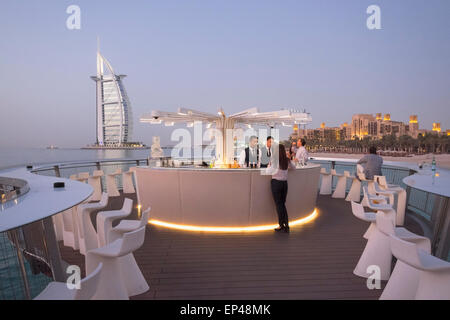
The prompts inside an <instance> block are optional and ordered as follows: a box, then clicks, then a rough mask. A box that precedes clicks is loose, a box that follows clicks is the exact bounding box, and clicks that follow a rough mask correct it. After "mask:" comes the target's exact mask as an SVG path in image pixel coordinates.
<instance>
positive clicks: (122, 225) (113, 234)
mask: <svg viewBox="0 0 450 320" xmlns="http://www.w3.org/2000/svg"><path fill="white" fill-rule="evenodd" d="M149 216H150V207H149V208H147V209H146V210H145V211H144V212H143V213H142V216H141V219H139V220H125V219H124V220H121V221H120V222H119V224H118V225H117V226H115V227H114V228H112V229H111V230H110V233H109V235H108V236H107V238H108V239H109V241H110V242H112V241H115V240H117V239H120V238H122V236H123V234H124V233H126V232H130V231H133V230H136V229H139V228H140V227H143V226H146V225H147V224H148V219H149Z"/></svg>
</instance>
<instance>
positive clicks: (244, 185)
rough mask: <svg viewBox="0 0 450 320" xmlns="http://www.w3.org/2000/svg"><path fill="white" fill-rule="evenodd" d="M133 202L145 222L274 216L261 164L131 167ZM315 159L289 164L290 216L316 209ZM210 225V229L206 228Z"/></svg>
mask: <svg viewBox="0 0 450 320" xmlns="http://www.w3.org/2000/svg"><path fill="white" fill-rule="evenodd" d="M132 170H133V171H135V179H136V187H137V197H138V202H139V204H140V205H141V207H142V210H145V209H146V208H147V207H149V206H150V207H151V212H150V223H152V222H153V223H154V224H160V225H166V226H169V227H170V226H172V227H175V228H176V227H178V228H180V229H182V228H183V227H187V228H189V227H192V228H194V227H199V228H200V229H201V228H204V229H205V231H214V230H216V229H217V230H218V231H221V230H220V228H223V229H224V230H222V231H233V230H237V231H245V230H252V229H256V230H259V229H264V228H265V229H268V228H271V227H272V226H274V225H277V223H278V218H277V213H276V208H275V204H274V200H273V197H272V193H271V189H270V180H271V176H270V175H265V174H263V172H265V169H215V168H195V167H180V168H167V167H156V168H153V167H152V168H150V167H135V168H132ZM319 175H320V165H316V164H308V165H307V166H305V167H302V168H297V169H291V170H289V175H288V176H289V178H288V196H287V200H286V207H287V210H288V215H289V221H290V222H294V223H295V222H296V221H297V223H299V222H301V221H303V220H304V221H305V222H306V220H309V219H311V218H313V217H315V215H316V214H317V212H316V210H315V207H316V199H317V193H318V184H319ZM208 227H211V230H207V229H208Z"/></svg>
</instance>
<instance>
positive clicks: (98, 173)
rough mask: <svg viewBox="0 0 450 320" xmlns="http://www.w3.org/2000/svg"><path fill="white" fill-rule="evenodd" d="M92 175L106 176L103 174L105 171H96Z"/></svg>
mask: <svg viewBox="0 0 450 320" xmlns="http://www.w3.org/2000/svg"><path fill="white" fill-rule="evenodd" d="M92 175H93V176H95V177H101V176H103V175H104V173H103V170H94V172H93V173H92Z"/></svg>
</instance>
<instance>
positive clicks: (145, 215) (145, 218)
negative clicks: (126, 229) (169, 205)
mask: <svg viewBox="0 0 450 320" xmlns="http://www.w3.org/2000/svg"><path fill="white" fill-rule="evenodd" d="M150 209H151V208H150V207H148V208H147V209H146V210H145V211H144V212H142V217H141V223H140V224H139V227H142V226H146V225H147V223H148V218H149V216H150Z"/></svg>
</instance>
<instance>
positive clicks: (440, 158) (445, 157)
mask: <svg viewBox="0 0 450 320" xmlns="http://www.w3.org/2000/svg"><path fill="white" fill-rule="evenodd" d="M309 155H310V156H311V157H323V158H347V159H360V158H361V157H362V156H363V155H364V154H362V153H325V152H317V153H310V154H309ZM434 157H435V159H436V165H437V167H438V168H443V169H450V154H436V155H434ZM383 159H384V160H385V161H398V162H411V163H415V164H419V163H422V162H425V163H428V164H431V160H432V159H433V154H431V153H429V154H424V155H413V156H411V157H389V156H383Z"/></svg>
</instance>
